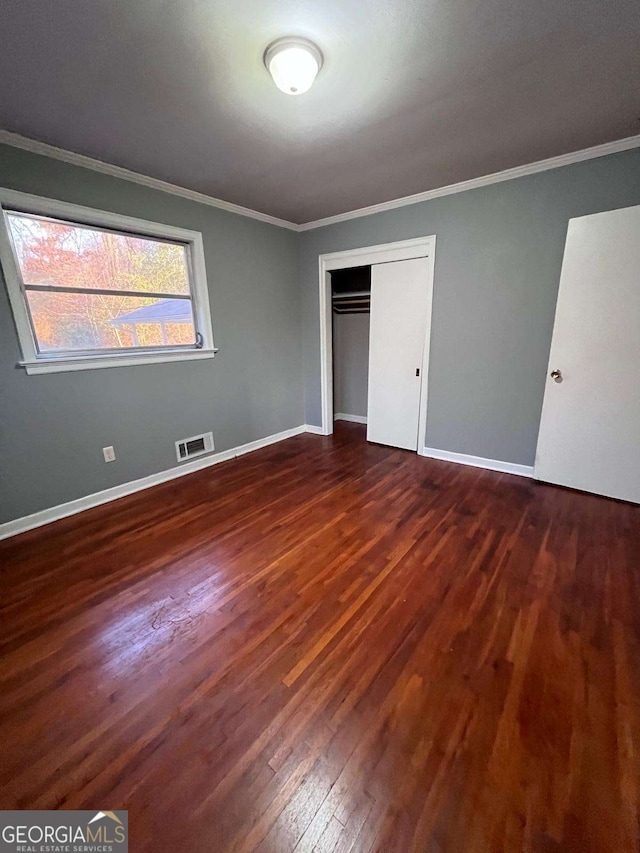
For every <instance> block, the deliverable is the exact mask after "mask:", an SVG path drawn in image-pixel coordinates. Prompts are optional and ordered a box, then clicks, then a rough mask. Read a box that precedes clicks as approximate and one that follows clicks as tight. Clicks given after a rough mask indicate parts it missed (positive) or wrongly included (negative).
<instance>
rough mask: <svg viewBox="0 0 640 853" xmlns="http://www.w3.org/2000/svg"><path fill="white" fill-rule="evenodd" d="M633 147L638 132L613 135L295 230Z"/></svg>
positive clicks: (639, 140) (637, 144)
mask: <svg viewBox="0 0 640 853" xmlns="http://www.w3.org/2000/svg"><path fill="white" fill-rule="evenodd" d="M632 148H640V134H638V135H636V136H627V137H625V138H624V139H615V140H614V141H613V142H605V143H603V144H602V145H594V146H592V147H591V148H582V149H581V150H580V151H571V152H569V153H568V154H560V155H559V156H558V157H549V158H548V159H546V160H538V161H537V162H535V163H527V164H525V165H524V166H514V167H513V168H512V169H505V170H504V171H502V172H493V173H492V174H490V175H482V176H481V177H479V178H471V179H470V180H468V181H460V182H459V183H457V184H449V185H448V186H446V187H438V188H436V189H433V190H426V191H425V192H422V193H415V194H414V195H407V196H403V197H402V198H395V199H391V200H390V201H383V202H381V203H380V204H372V205H370V206H369V207H361V208H359V209H358V210H350V211H347V212H346V213H338V214H336V215H335V216H326V217H324V218H323V219H315V220H313V221H312V222H305V223H304V224H303V225H298V226H297V228H296V230H297V231H311V230H312V229H314V228H323V227H324V226H326V225H335V224H336V223H338V222H347V221H348V220H349V219H359V218H360V217H361V216H371V215H372V214H374V213H382V212H384V211H386V210H395V209H396V208H398V207H406V206H408V205H410V204H419V203H420V202H421V201H430V200H431V199H434V198H442V197H443V196H446V195H454V194H455V193H463V192H467V190H475V189H478V188H479V187H487V186H490V185H491V184H499V183H501V182H502V181H512V180H514V178H523V177H525V176H526V175H535V174H536V173H537V172H546V171H548V170H549V169H558V168H560V167H561V166H570V165H571V164H572V163H582V162H584V161H585V160H593V159H594V158H596V157H606V156H607V154H617V153H618V152H620V151H629V150H630V149H632Z"/></svg>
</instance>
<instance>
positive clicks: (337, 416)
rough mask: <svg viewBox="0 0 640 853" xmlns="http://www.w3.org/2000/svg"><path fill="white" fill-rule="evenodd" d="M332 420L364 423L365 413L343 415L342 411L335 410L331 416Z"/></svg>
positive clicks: (365, 419)
mask: <svg viewBox="0 0 640 853" xmlns="http://www.w3.org/2000/svg"><path fill="white" fill-rule="evenodd" d="M333 419H334V421H351V423H354V424H366V422H367V416H366V415H345V413H344V412H336V414H335V415H334V416H333Z"/></svg>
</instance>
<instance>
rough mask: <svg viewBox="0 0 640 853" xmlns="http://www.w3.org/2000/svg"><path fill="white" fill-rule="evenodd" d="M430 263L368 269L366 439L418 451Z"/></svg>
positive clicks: (418, 261)
mask: <svg viewBox="0 0 640 853" xmlns="http://www.w3.org/2000/svg"><path fill="white" fill-rule="evenodd" d="M428 273H429V259H428V258H415V259H413V260H410V261H393V262H392V263H388V264H374V265H373V266H372V267H371V322H370V327H369V397H368V406H367V440H368V441H375V442H378V443H379V444H389V445H391V446H392V447H403V448H406V449H407V450H417V448H418V423H419V420H420V390H421V385H422V375H421V374H422V361H423V353H424V345H425V332H426V323H427V305H428V301H427V300H428V289H429V275H428Z"/></svg>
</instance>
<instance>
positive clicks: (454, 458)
mask: <svg viewBox="0 0 640 853" xmlns="http://www.w3.org/2000/svg"><path fill="white" fill-rule="evenodd" d="M418 452H419V453H420V451H418ZM420 456H428V457H429V458H430V459H441V460H442V461H443V462H455V463H456V464H458V465H471V466H472V467H473V468H487V469H488V470H489V471H500V472H501V473H503V474H516V475H517V476H518V477H533V466H532V465H516V464H515V463H514V462H500V460H498V459H484V458H483V457H482V456H467V454H466V453H452V452H451V451H450V450H438V448H436V447H424V448H423V449H422V452H421V453H420Z"/></svg>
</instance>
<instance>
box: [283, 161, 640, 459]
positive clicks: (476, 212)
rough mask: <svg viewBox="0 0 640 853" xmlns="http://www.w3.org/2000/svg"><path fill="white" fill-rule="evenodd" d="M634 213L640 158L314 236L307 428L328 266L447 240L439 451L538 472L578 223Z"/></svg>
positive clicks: (434, 391)
mask: <svg viewBox="0 0 640 853" xmlns="http://www.w3.org/2000/svg"><path fill="white" fill-rule="evenodd" d="M634 204H640V149H635V150H632V151H627V152H624V153H620V154H615V155H611V156H609V157H603V158H599V159H596V160H590V161H587V162H584V163H578V164H574V165H572V166H566V167H563V168H561V169H553V170H551V171H548V172H542V173H540V174H537V175H530V176H528V177H524V178H519V179H517V180H514V181H509V182H505V183H500V184H494V185H492V186H488V187H484V188H482V189H475V190H470V191H468V192H465V193H459V194H456V195H451V196H447V197H443V198H439V199H434V200H432V201H427V202H423V203H421V204H415V205H411V206H407V207H402V208H398V209H396V210H392V211H388V212H384V213H378V214H375V215H373V216H366V217H361V218H359V219H354V220H351V221H348V222H343V223H339V224H337V225H332V226H327V227H324V228H319V229H316V230H313V231H308V232H303V233H302V234H301V235H300V236H301V246H300V265H301V282H302V290H303V294H302V298H303V305H302V311H303V329H304V335H303V341H304V370H305V406H306V417H305V420H306V423H310V424H316V425H320V423H321V408H320V337H319V318H318V255H319V254H320V253H323V252H336V251H340V250H343V249H351V248H356V247H359V246H368V245H375V244H378V243H386V242H390V241H394V240H406V239H409V238H411V237H419V236H425V235H430V234H435V235H436V236H437V245H436V265H435V284H434V297H433V324H432V337H431V361H430V369H429V400H428V416H427V439H426V443H427V446H430V447H436V448H440V449H444V450H450V451H454V452H459V453H465V454H471V455H474V456H481V457H486V458H489V459H498V460H502V461H505V462H514V463H520V464H523V465H531V464H533V461H534V454H535V447H536V441H537V434H538V425H539V421H540V411H541V408H542V397H543V392H544V385H545V376H546V369H547V360H548V356H549V345H550V342H551V332H552V328H553V317H554V311H555V303H556V296H557V290H558V282H559V277H560V268H561V264H562V255H563V250H564V241H565V235H566V229H567V222H568V220H569V219H570V218H572V217H575V216H583V215H586V214H589V213H595V212H598V211H602V210H610V209H614V208H619V207H627V206H630V205H634Z"/></svg>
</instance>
